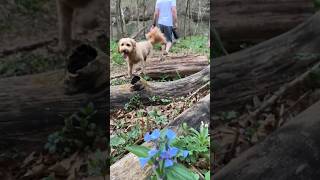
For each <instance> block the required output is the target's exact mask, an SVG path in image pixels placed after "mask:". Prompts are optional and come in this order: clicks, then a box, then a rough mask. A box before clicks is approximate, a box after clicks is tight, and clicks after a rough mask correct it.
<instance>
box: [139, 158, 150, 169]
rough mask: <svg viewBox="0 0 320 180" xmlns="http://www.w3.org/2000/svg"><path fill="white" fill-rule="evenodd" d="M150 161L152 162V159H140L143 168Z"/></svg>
mask: <svg viewBox="0 0 320 180" xmlns="http://www.w3.org/2000/svg"><path fill="white" fill-rule="evenodd" d="M149 160H150V157H146V158H139V161H140V165H141V167H142V168H143V167H144V166H145V165H146V164H147V163H148V161H149Z"/></svg>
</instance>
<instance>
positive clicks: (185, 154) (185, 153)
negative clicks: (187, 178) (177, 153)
mask: <svg viewBox="0 0 320 180" xmlns="http://www.w3.org/2000/svg"><path fill="white" fill-rule="evenodd" d="M188 155H189V151H186V150H183V151H182V157H184V158H186V157H187V156H188Z"/></svg>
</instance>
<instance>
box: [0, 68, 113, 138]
mask: <svg viewBox="0 0 320 180" xmlns="http://www.w3.org/2000/svg"><path fill="white" fill-rule="evenodd" d="M63 78H64V72H63V71H54V72H49V73H43V74H36V75H29V76H21V77H12V78H5V79H1V80H0V87H1V91H0V134H1V136H2V137H4V136H5V135H13V134H20V135H22V136H23V134H24V133H27V132H32V131H35V132H37V131H39V130H41V129H44V128H47V127H52V126H55V125H61V124H63V123H64V121H63V117H61V116H66V115H69V114H71V113H74V112H78V111H79V109H80V108H81V107H83V106H85V105H86V104H87V103H88V102H90V101H92V102H93V103H94V105H95V107H96V108H97V110H98V114H97V117H96V120H97V123H100V124H101V123H102V122H101V119H105V112H106V109H107V108H108V107H107V104H106V100H105V97H106V96H107V91H103V92H101V93H97V94H76V95H65V94H64V88H63ZM103 124H105V123H103Z"/></svg>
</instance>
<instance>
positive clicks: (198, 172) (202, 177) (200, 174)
mask: <svg viewBox="0 0 320 180" xmlns="http://www.w3.org/2000/svg"><path fill="white" fill-rule="evenodd" d="M190 166H191V168H192V169H193V170H195V171H196V173H197V174H199V176H200V177H201V179H204V176H203V175H202V173H201V172H200V171H199V170H198V169H197V168H196V167H194V166H193V165H190Z"/></svg>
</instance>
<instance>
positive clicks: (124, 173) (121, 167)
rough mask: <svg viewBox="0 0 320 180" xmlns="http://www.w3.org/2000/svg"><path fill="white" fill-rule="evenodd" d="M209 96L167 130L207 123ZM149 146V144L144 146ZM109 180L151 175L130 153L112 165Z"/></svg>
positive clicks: (171, 123) (130, 179) (131, 179)
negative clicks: (185, 125)
mask: <svg viewBox="0 0 320 180" xmlns="http://www.w3.org/2000/svg"><path fill="white" fill-rule="evenodd" d="M209 105H210V94H209V95H207V96H206V97H204V98H203V99H201V100H200V101H199V102H198V103H197V104H195V105H194V106H192V107H191V108H189V109H187V110H186V111H184V112H183V113H182V114H180V115H179V116H178V117H177V118H175V119H174V120H173V121H172V122H170V124H169V125H168V127H169V128H172V129H173V130H177V129H178V127H179V126H180V125H181V124H182V123H187V125H188V126H191V127H193V128H196V129H197V128H199V127H200V124H201V123H200V122H201V121H203V122H204V123H209V116H210V113H209V111H210V106H209ZM144 145H146V146H150V144H146V143H145V144H144ZM110 173H111V174H110V179H111V180H140V179H144V178H146V177H147V176H148V175H150V174H151V167H148V166H147V167H145V168H144V169H142V168H141V166H140V163H139V160H138V157H137V156H135V155H134V154H132V153H129V154H127V155H126V156H125V157H123V158H122V159H120V160H119V161H117V162H116V163H114V164H113V165H112V166H111V167H110Z"/></svg>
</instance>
